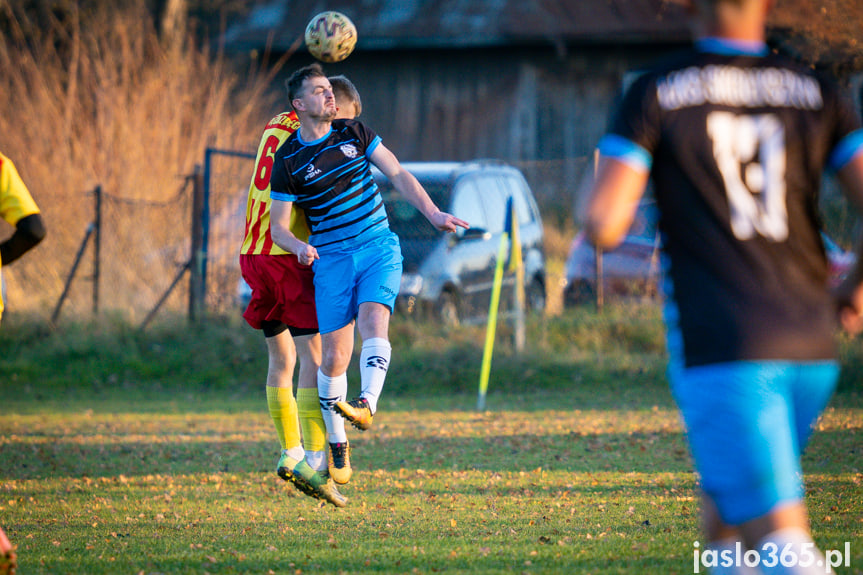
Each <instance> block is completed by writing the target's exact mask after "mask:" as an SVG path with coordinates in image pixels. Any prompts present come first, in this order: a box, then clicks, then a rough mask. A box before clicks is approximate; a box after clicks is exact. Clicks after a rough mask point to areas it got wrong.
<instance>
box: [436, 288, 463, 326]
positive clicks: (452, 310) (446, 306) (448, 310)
mask: <svg viewBox="0 0 863 575" xmlns="http://www.w3.org/2000/svg"><path fill="white" fill-rule="evenodd" d="M437 318H438V320H439V321H440V322H441V323H442V324H443V325H445V326H448V327H457V326H458V324H459V323H460V322H459V313H458V300H457V299H456V296H455V294H454V293H452V292H451V291H445V292H443V293H441V294H440V299H438V303H437Z"/></svg>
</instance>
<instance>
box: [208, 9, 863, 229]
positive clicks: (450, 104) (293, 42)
mask: <svg viewBox="0 0 863 575" xmlns="http://www.w3.org/2000/svg"><path fill="white" fill-rule="evenodd" d="M795 1H796V0H795ZM790 2H792V0H785V5H787V4H789V3H790ZM803 4H804V5H805V4H806V3H805V2H804V3H803ZM792 8H793V7H787V6H785V8H784V9H780V10H779V12H778V13H779V16H782V15H783V14H786V15H788V14H798V15H803V13H804V12H805V10H803V9H802V8H800V7H797V8H794V9H793V10H792ZM322 10H338V11H341V12H343V13H344V14H346V15H347V16H348V17H349V18H351V20H353V22H354V23H355V24H356V26H357V29H358V37H359V41H358V44H357V48H356V51H355V52H354V53H353V54H352V55H351V56H350V57H349V58H348V59H347V60H346V61H344V62H342V63H339V64H332V65H327V66H325V70H326V71H327V73H331V74H339V73H343V74H346V75H347V76H348V77H349V78H351V79H352V80H353V81H354V83H355V84H356V85H357V87H358V89H359V91H360V93H361V95H362V99H363V114H362V117H361V119H362V120H363V121H364V122H366V123H367V124H368V125H370V126H371V127H372V128H373V129H375V131H376V132H377V133H378V134H380V135H381V137H382V138H383V139H384V142H385V143H386V145H387V146H388V147H389V148H390V149H392V150H393V151H394V152H395V153H396V155H397V156H398V157H399V158H400V159H401V160H403V161H407V160H466V159H473V158H497V159H502V160H506V161H508V162H511V163H514V164H516V165H518V166H519V167H521V168H522V170H523V171H524V172H525V174H526V175H527V177H528V180H529V181H530V183H531V185H532V187H533V188H534V191H535V193H536V194H537V196H538V198H539V199H540V203H541V204H542V205H543V206H544V208H546V209H545V210H544V212H545V213H546V215H549V211H550V210H549V209H548V208H549V207H551V208H557V207H558V206H559V207H560V208H561V209H562V210H564V211H566V212H568V211H569V208H570V207H571V203H572V198H573V195H574V192H575V189H576V186H577V183H578V181H579V180H580V178H581V175H582V172H583V170H584V169H585V168H586V167H588V166H590V162H589V159H590V157H591V154H592V151H593V149H594V147H595V146H596V143H597V141H598V139H599V137H600V135H601V134H602V133H603V132H604V130H605V128H606V126H607V124H608V121H609V115H610V112H611V110H612V107H613V104H614V102H615V100H616V98H617V97H618V96H619V94H620V91H621V86H622V85H623V84H624V83H625V82H626V81H627V80H628V74H629V73H632V72H634V71H637V70H639V69H642V68H644V67H645V66H646V65H648V64H650V63H651V62H653V61H655V60H656V59H657V58H659V57H662V56H663V55H667V54H669V53H671V52H673V51H676V50H679V49H680V48H682V47H684V46H686V45H687V44H689V43H690V42H691V38H692V34H691V31H690V28H689V24H688V16H687V14H686V12H685V10H684V9H683V7H682V6H681V5H680V4H679V3H677V2H675V1H674V0H338V1H336V2H322V1H321V0H287V1H286V0H269V1H267V0H264V1H262V2H258V3H256V5H255V7H254V9H253V10H251V12H249V14H248V16H247V17H245V18H242V19H238V20H237V21H236V22H235V23H234V24H233V25H232V26H230V27H229V28H228V29H227V31H226V34H225V35H224V42H225V48H226V50H227V51H228V52H229V53H232V54H234V55H236V56H238V57H241V58H242V57H245V56H248V57H260V55H261V54H263V53H264V52H266V51H269V52H270V53H271V59H273V58H276V57H278V56H279V55H284V54H290V55H291V57H290V59H289V61H288V63H287V65H286V66H285V69H284V70H283V72H284V74H283V75H282V76H281V77H280V79H279V81H281V80H283V79H284V77H285V76H287V75H288V74H290V72H291V71H293V70H295V69H296V68H298V67H300V66H303V65H305V64H307V63H309V62H310V61H312V58H311V57H310V56H309V54H308V53H307V52H306V51H305V49H304V45H303V41H302V38H303V32H304V29H305V26H306V23H307V22H308V21H309V19H310V18H311V17H312V16H314V15H315V14H317V13H318V12H320V11H322ZM857 11H859V9H857ZM821 12H823V11H820V12H819V14H821ZM839 16H842V15H839ZM858 16H859V15H856V11H855V18H856V17H858ZM814 18H815V16H813V18H810V20H813V19H814ZM845 19H846V20H847V15H846V18H845ZM779 20H781V18H780V19H779ZM783 38H790V36H788V35H786V36H784V37H782V36H781V37H780V41H782V39H783ZM787 47H788V48H789V51H793V50H794V46H793V45H792V44H791V43H788V45H787ZM279 87H281V86H279ZM563 217H565V216H563Z"/></svg>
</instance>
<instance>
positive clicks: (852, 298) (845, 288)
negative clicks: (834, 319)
mask: <svg viewBox="0 0 863 575" xmlns="http://www.w3.org/2000/svg"><path fill="white" fill-rule="evenodd" d="M852 275H853V274H852ZM833 295H834V297H835V298H836V307H837V309H838V312H839V323H840V325H841V326H842V329H844V330H845V331H846V332H847V333H849V334H851V335H857V334H858V333H860V332H861V331H863V284H857V283H856V282H853V281H851V280H850V279H849V280H846V281H844V282H842V284H840V285H839V286H838V287H837V288H836V289H835V290H834V292H833Z"/></svg>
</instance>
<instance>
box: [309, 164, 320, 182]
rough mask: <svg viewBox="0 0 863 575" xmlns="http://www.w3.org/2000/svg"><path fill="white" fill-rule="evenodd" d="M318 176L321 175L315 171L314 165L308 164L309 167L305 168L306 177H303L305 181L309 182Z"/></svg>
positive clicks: (318, 171)
mask: <svg viewBox="0 0 863 575" xmlns="http://www.w3.org/2000/svg"><path fill="white" fill-rule="evenodd" d="M319 175H321V171H320V170H318V169H315V165H314V164H309V167H308V168H306V177H305V179H306V181H308V180H311V179H312V178H314V177H315V176H319Z"/></svg>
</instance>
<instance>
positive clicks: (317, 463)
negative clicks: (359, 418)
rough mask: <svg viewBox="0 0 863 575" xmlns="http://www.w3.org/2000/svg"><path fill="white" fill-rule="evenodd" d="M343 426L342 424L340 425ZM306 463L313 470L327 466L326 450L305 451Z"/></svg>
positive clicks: (319, 469) (320, 469) (323, 468)
mask: <svg viewBox="0 0 863 575" xmlns="http://www.w3.org/2000/svg"><path fill="white" fill-rule="evenodd" d="M342 427H344V426H342ZM306 463H308V464H309V467H311V468H312V469H314V470H315V471H324V470H326V468H327V452H326V451H306Z"/></svg>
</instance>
